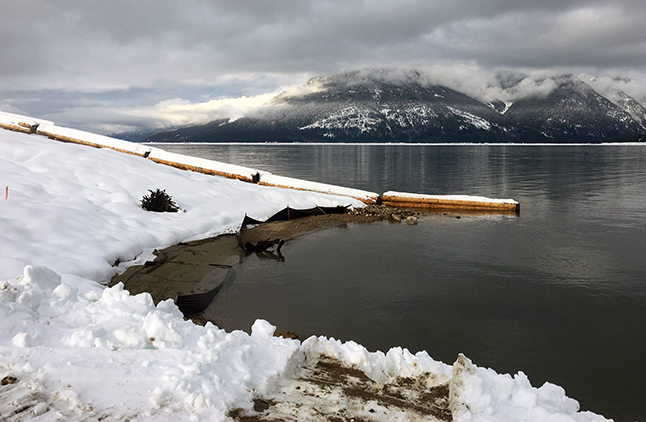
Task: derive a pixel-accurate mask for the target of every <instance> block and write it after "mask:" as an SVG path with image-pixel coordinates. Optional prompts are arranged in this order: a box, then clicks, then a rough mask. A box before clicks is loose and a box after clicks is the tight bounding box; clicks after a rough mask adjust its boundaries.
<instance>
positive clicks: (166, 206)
mask: <svg viewBox="0 0 646 422" xmlns="http://www.w3.org/2000/svg"><path fill="white" fill-rule="evenodd" d="M141 208H143V209H145V210H146V211H155V212H177V211H179V210H180V207H178V206H177V204H176V203H175V202H173V198H171V197H170V195H169V194H167V193H166V190H162V189H157V190H154V191H153V190H150V189H148V194H146V195H144V197H143V198H141Z"/></svg>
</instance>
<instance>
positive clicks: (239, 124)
mask: <svg viewBox="0 0 646 422" xmlns="http://www.w3.org/2000/svg"><path fill="white" fill-rule="evenodd" d="M520 82H522V79H521V78H519V77H517V78H516V79H508V80H505V81H501V86H502V88H503V89H506V90H510V89H513V88H514V87H515V86H517V85H518V84H519V83H520ZM542 82H545V84H546V86H549V87H550V90H549V92H538V93H534V94H531V95H526V96H524V97H520V98H518V99H515V100H509V99H494V100H492V101H489V102H484V101H480V100H478V99H475V98H473V97H470V96H468V95H466V94H464V93H462V92H459V91H457V90H455V89H452V88H449V87H447V86H445V85H441V84H434V83H432V82H430V81H428V80H426V79H425V78H424V77H423V75H422V74H420V73H419V72H415V71H410V72H408V73H406V74H404V75H401V74H393V73H389V72H387V71H353V72H345V73H340V74H336V75H328V76H323V77H316V78H312V79H310V80H309V81H308V82H307V84H306V85H305V86H304V87H303V89H302V90H299V91H297V92H283V93H281V94H279V95H277V96H276V97H274V99H273V100H272V104H271V106H269V107H267V108H265V109H262V110H259V111H257V112H256V113H254V114H251V115H248V116H244V117H242V118H239V119H236V120H231V119H219V120H215V121H212V122H209V123H206V124H202V125H193V126H187V127H182V128H176V129H171V130H163V131H157V132H155V133H149V134H144V135H143V136H141V139H140V140H141V141H144V142H370V143H375V142H376V143H381V142H424V143H426V142H428V143H436V142H442V143H446V142H448V143H451V142H474V143H483V142H484V143H489V142H496V143H499V142H503V143H505V142H520V143H536V142H561V143H571V142H590V143H598V142H609V141H613V140H615V139H623V138H630V137H635V136H638V135H642V134H644V133H646V126H645V125H646V107H644V105H642V104H641V103H639V101H637V100H636V99H634V98H633V97H630V96H629V95H627V94H626V93H624V92H622V91H621V90H619V89H618V88H614V89H613V90H611V95H609V96H611V97H612V99H609V98H607V97H605V96H603V95H601V94H600V93H598V92H597V91H595V90H594V89H593V88H592V87H591V86H590V85H589V84H587V83H586V82H585V81H583V80H581V79H579V78H577V77H575V76H573V75H560V76H557V77H553V78H551V79H550V80H549V81H542ZM503 85H504V86H503ZM501 92H503V93H504V92H505V91H501ZM613 99H614V101H613Z"/></svg>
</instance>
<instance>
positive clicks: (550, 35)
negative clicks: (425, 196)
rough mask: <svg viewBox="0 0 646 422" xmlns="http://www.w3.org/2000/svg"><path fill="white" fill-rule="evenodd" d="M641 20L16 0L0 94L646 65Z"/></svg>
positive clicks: (631, 16) (529, 2)
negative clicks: (356, 74)
mask: <svg viewBox="0 0 646 422" xmlns="http://www.w3.org/2000/svg"><path fill="white" fill-rule="evenodd" d="M644 21H646V5H644V3H643V0H585V1H584V0H581V1H579V0H565V1H563V0H541V1H539V2H537V1H536V0H488V1H482V0H399V1H392V0H391V1H386V0H363V1H347V0H344V1H341V0H333V1H316V2H306V1H299V0H278V1H259V0H237V1H225V0H182V1H179V0H138V1H136V2H132V1H126V0H111V1H98V0H58V1H56V2H52V1H49V0H21V1H20V2H12V1H9V2H2V3H0V37H1V39H2V40H3V42H2V43H0V72H1V74H2V78H0V98H3V103H5V104H11V105H12V106H13V107H17V106H18V105H19V107H18V108H20V109H30V107H31V109H38V110H39V111H41V110H43V109H46V106H45V104H44V102H43V101H41V102H40V103H39V104H40V105H39V106H38V107H33V104H32V106H30V105H29V104H28V102H27V101H26V100H25V101H23V102H22V103H19V102H11V101H9V100H8V99H7V97H8V96H11V95H12V93H13V94H15V93H17V92H29V91H33V92H35V93H41V92H42V90H47V91H46V92H49V94H50V95H51V94H52V92H54V91H56V90H58V91H60V92H67V93H76V94H77V96H78V98H83V99H84V100H87V101H88V102H89V104H82V106H91V107H94V106H98V105H101V106H105V107H111V106H118V103H119V101H126V100H118V99H115V96H114V94H115V93H123V94H124V98H126V99H131V100H132V99H133V98H135V96H134V95H133V93H134V92H136V93H137V94H139V95H141V97H142V98H141V99H139V100H138V101H139V102H140V103H141V104H146V105H150V104H151V103H154V102H156V101H160V100H162V99H164V98H184V99H188V100H191V101H198V100H208V99H210V97H209V95H211V94H210V92H209V89H211V88H210V87H213V86H218V87H223V86H225V85H226V84H225V81H227V80H234V81H245V82H243V83H241V84H240V85H238V87H237V88H234V89H232V90H231V92H229V94H231V95H234V94H235V92H233V91H237V92H238V93H240V92H241V91H243V88H242V85H244V83H246V84H247V88H246V91H245V92H244V93H243V94H241V95H251V94H252V93H253V92H252V91H254V90H255V93H262V92H270V91H273V90H275V89H276V88H278V86H280V85H284V84H285V83H286V81H288V80H290V79H291V80H292V81H293V82H294V83H301V82H303V79H304V78H305V76H304V75H312V76H313V75H316V74H324V73H329V72H335V71H338V70H343V69H357V68H362V67H385V66H398V67H418V68H431V67H433V66H438V65H444V66H445V68H446V66H449V65H457V66H458V68H461V69H464V68H465V66H466V67H469V66H477V67H478V68H479V69H482V68H488V69H498V68H516V67H520V68H523V69H529V70H537V69H553V70H554V69H559V70H560V69H570V71H572V72H577V71H586V72H589V73H604V72H606V73H608V72H611V71H617V72H623V71H628V72H632V73H633V74H644V73H646V38H644V37H643V35H642V34H643V31H642V30H641V27H642V22H644ZM263 75H264V76H263ZM263 78H264V82H260V81H261V80H262V79H263ZM271 81H273V82H271ZM234 85H235V84H234ZM182 89H185V90H186V92H185V93H184V94H182V93H181V92H180V91H181V90H182ZM201 89H204V90H205V91H204V92H203V93H202V94H199V93H198V92H199V91H200V90H201ZM88 93H90V94H93V95H88ZM94 94H96V95H94ZM101 94H105V96H104V97H102V95H101ZM35 95H38V94H35ZM200 95H202V98H201V99H200V98H199V97H200ZM73 96H74V95H72V94H69V95H68V98H70V100H71V97H73ZM44 97H47V94H44ZM144 97H146V98H147V99H146V98H144ZM78 98H77V101H80V100H78ZM100 98H103V100H104V103H100V101H99V99H100ZM15 101H19V99H16V100H15ZM92 101H98V102H96V103H92ZM133 101H134V100H133ZM60 106H61V105H60V104H55V105H54V107H60ZM54 111H55V110H53V109H52V112H54Z"/></svg>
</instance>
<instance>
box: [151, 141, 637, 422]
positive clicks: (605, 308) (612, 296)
mask: <svg viewBox="0 0 646 422" xmlns="http://www.w3.org/2000/svg"><path fill="white" fill-rule="evenodd" d="M162 148H163V149H166V150H169V151H173V152H180V153H184V154H188V155H195V156H200V157H204V158H210V159H215V160H218V161H223V162H227V163H233V164H240V165H245V166H250V167H255V168H259V169H263V170H267V171H271V172H273V173H276V174H280V175H285V176H291V177H296V178H302V179H307V180H314V181H319V182H325V183H332V184H337V185H342V186H349V187H354V188H359V189H366V190H370V191H374V192H378V193H382V192H384V191H387V190H396V191H405V192H416V193H429V194H471V195H481V196H488V197H495V198H513V199H515V200H517V201H519V202H520V204H521V214H520V216H519V217H513V216H490V217H468V216H465V217H462V218H460V219H457V218H455V217H452V216H427V217H424V218H421V219H420V223H419V225H417V226H407V225H405V224H389V223H373V224H367V225H365V224H364V225H353V226H350V227H349V228H344V229H334V230H328V231H323V232H317V233H314V234H311V235H307V236H303V237H300V238H298V239H295V240H293V241H291V242H288V243H287V244H286V245H285V246H284V247H283V248H282V252H283V254H284V256H285V261H284V262H279V261H272V260H261V259H259V258H257V257H256V256H251V257H249V258H248V259H247V261H246V262H245V264H244V265H243V266H241V267H240V268H239V270H238V274H237V278H236V280H235V281H234V282H233V283H232V284H230V285H228V286H227V287H226V289H225V290H224V291H223V292H222V293H221V294H220V295H219V296H218V298H216V300H215V302H214V303H213V304H212V306H211V307H210V308H209V309H208V313H209V316H210V317H212V318H213V319H214V320H216V321H218V322H219V325H220V326H221V327H223V328H226V329H244V330H249V327H250V326H251V324H252V323H253V321H254V320H255V319H256V318H264V319H267V320H269V321H270V322H271V323H272V324H274V325H277V327H278V330H279V331H284V330H289V331H294V332H297V333H298V334H299V335H300V336H301V338H305V337H307V336H310V335H325V336H329V337H335V338H338V339H342V340H350V339H352V340H355V341H357V342H358V343H361V344H363V345H364V346H366V347H367V348H368V349H370V350H383V351H386V350H387V349H389V348H390V347H393V346H403V347H406V348H408V349H409V350H410V351H412V352H416V351H419V350H427V351H428V352H429V354H430V355H431V356H433V358H435V359H437V360H441V361H444V362H446V363H453V362H454V361H455V359H456V357H457V354H458V353H460V352H461V353H464V354H465V355H467V356H468V357H469V358H471V359H472V360H473V362H474V363H475V364H477V365H478V366H484V367H491V368H493V369H495V370H496V371H497V372H499V373H511V374H514V373H516V372H518V371H523V372H525V373H526V374H527V375H528V376H529V379H530V381H531V382H532V384H533V385H534V386H537V387H538V386H540V385H542V384H543V383H544V382H545V381H549V382H552V383H555V384H558V385H560V386H562V387H564V388H565V389H566V391H567V394H568V395H569V396H570V397H573V398H575V399H577V400H578V401H579V402H580V403H581V407H582V409H584V410H591V411H594V412H596V413H600V414H602V415H604V416H606V417H608V418H614V419H615V420H617V421H631V420H640V421H645V420H646V387H645V380H646V359H644V357H645V353H646V331H645V328H646V146H630V145H612V146H604V145H595V146H576V145H572V146H520V145H507V146H499V145H490V146H485V145H475V146H465V145H453V146H447V145H302V144H299V145H272V144H269V145H163V146H162ZM248 212H249V215H250V216H254V215H253V210H248ZM259 217H262V216H259Z"/></svg>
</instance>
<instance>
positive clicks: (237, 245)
mask: <svg viewBox="0 0 646 422" xmlns="http://www.w3.org/2000/svg"><path fill="white" fill-rule="evenodd" d="M415 214H416V213H415V212H413V211H412V210H402V209H397V208H391V207H385V206H373V205H371V206H368V207H365V208H360V209H356V210H349V211H348V212H347V213H344V214H325V215H315V216H308V217H301V218H294V219H291V220H288V221H273V222H268V223H262V224H259V225H256V226H251V227H245V226H242V227H241V228H240V230H239V232H238V233H237V234H224V235H219V236H216V237H212V238H207V239H202V240H196V241H192V242H183V243H179V244H177V245H173V246H170V247H168V248H166V249H163V250H160V251H158V250H155V251H154V252H153V253H154V254H155V255H156V257H155V259H154V260H153V261H148V262H146V263H145V264H144V265H136V266H132V267H130V268H128V269H127V270H126V271H125V272H123V273H122V274H119V275H116V276H115V277H113V278H112V280H111V281H110V282H109V283H108V286H110V287H111V286H114V285H115V284H117V283H119V282H121V283H123V284H124V288H125V289H126V290H128V291H129V292H130V293H131V294H133V295H136V294H139V293H143V292H147V293H149V294H150V295H151V296H152V298H153V301H154V302H155V304H157V303H159V302H161V301H163V300H166V299H172V300H173V301H175V303H176V304H177V305H178V307H180V310H182V312H183V313H184V315H185V316H186V317H187V319H191V320H193V321H194V322H195V323H197V324H205V323H206V321H207V320H206V319H204V318H203V317H202V316H201V314H200V310H201V309H200V308H201V307H202V305H204V304H205V303H210V301H212V300H213V298H214V297H215V295H216V294H217V292H218V291H219V289H220V288H221V287H222V285H223V284H224V283H225V281H232V278H234V277H235V267H236V266H237V265H239V264H241V263H242V262H243V261H244V259H245V257H246V256H248V255H249V254H251V253H256V254H258V255H260V256H261V257H264V258H272V259H281V258H282V255H281V251H280V248H281V247H282V245H283V244H284V243H285V242H287V241H290V240H291V239H294V238H295V237H298V236H301V235H304V234H307V233H312V232H315V231H319V230H325V229H329V228H335V227H347V226H348V225H349V224H357V223H370V222H374V221H382V220H391V221H393V222H400V221H402V220H403V221H406V218H407V217H411V220H409V224H413V220H412V219H415V218H416V217H414V215H415ZM414 222H415V223H416V220H414Z"/></svg>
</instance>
